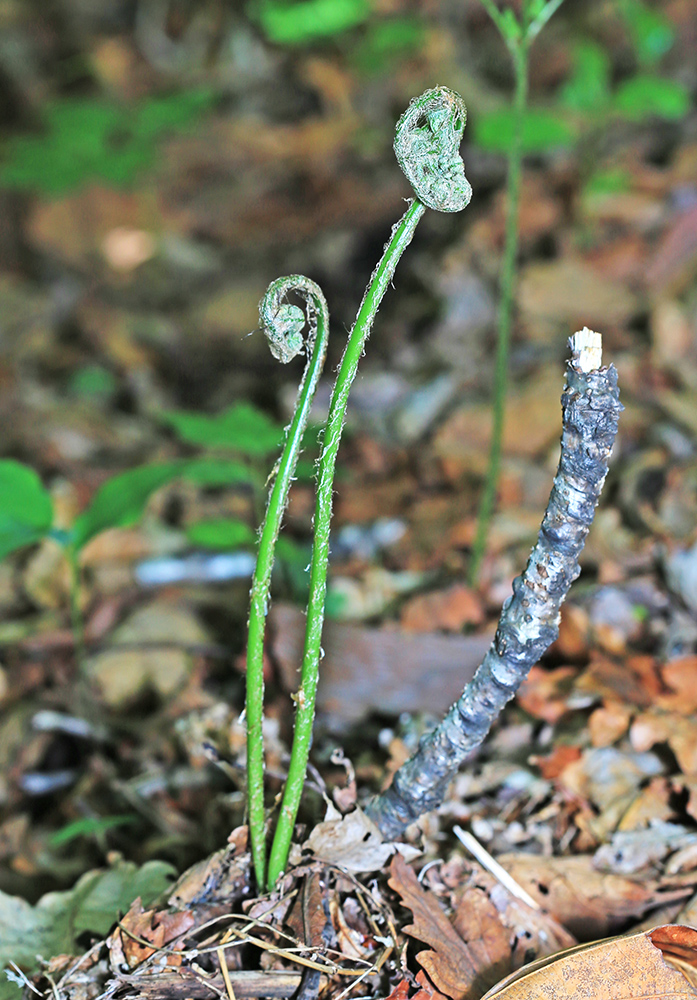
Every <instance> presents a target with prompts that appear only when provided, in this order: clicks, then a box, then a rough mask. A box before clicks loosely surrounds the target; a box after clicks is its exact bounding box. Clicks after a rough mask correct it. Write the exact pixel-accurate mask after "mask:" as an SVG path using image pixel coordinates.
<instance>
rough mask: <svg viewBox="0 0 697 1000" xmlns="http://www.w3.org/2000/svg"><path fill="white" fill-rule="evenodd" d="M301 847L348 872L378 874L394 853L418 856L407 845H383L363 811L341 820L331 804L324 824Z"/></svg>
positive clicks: (355, 811) (358, 810)
mask: <svg viewBox="0 0 697 1000" xmlns="http://www.w3.org/2000/svg"><path fill="white" fill-rule="evenodd" d="M302 846H303V849H304V850H307V851H311V852H312V854H314V855H315V857H317V858H319V859H320V860H321V861H329V862H331V863H332V864H335V865H341V867H342V868H346V869H347V870H348V871H351V872H374V871H378V870H379V869H380V868H383V867H384V866H385V865H386V864H387V860H388V858H390V857H391V856H392V855H393V854H394V853H395V851H397V852H401V853H402V854H404V855H405V856H406V857H408V858H415V857H417V856H418V855H419V854H420V853H421V852H420V851H419V850H417V849H416V848H415V847H411V846H410V845H409V844H394V843H391V842H388V841H384V840H383V838H382V834H381V833H380V831H379V830H378V828H377V827H376V826H375V824H374V823H373V822H372V821H371V820H369V819H368V817H367V816H366V814H365V813H364V812H363V810H362V809H360V808H356V809H354V810H353V812H350V813H346V815H345V816H342V815H341V813H340V812H339V810H338V809H336V808H335V806H334V805H332V804H331V803H328V804H327V812H326V815H325V817H324V820H323V821H322V822H321V823H318V824H317V825H316V826H315V827H314V828H313V830H312V832H311V833H310V836H309V837H308V838H307V840H306V841H305V843H304V844H303V845H302Z"/></svg>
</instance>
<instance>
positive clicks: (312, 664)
mask: <svg viewBox="0 0 697 1000" xmlns="http://www.w3.org/2000/svg"><path fill="white" fill-rule="evenodd" d="M465 121H466V111H465V106H464V104H463V102H462V99H461V98H460V97H459V96H458V95H457V94H454V93H453V92H452V91H449V90H447V89H446V88H444V87H438V88H435V89H434V90H430V91H427V92H426V93H425V94H423V95H422V96H421V97H420V98H418V99H417V100H415V101H412V103H411V104H410V106H409V108H408V109H407V111H406V112H405V113H404V115H403V116H402V118H401V119H400V121H399V123H398V125H397V132H396V137H395V153H396V155H397V159H398V161H399V164H400V166H401V167H402V169H403V170H404V172H405V174H406V176H407V177H408V179H409V181H410V182H411V184H412V186H413V187H414V190H415V192H416V194H417V195H418V197H417V198H416V199H415V200H413V201H412V202H411V203H410V205H409V208H408V209H407V211H406V212H405V213H404V215H403V216H402V218H401V219H400V221H399V222H398V223H397V225H396V226H395V227H394V229H393V231H392V237H391V239H390V241H389V243H388V244H387V246H386V248H385V252H384V253H383V256H382V258H381V260H380V262H379V264H378V266H377V267H376V269H375V271H374V272H373V276H372V279H371V282H370V284H369V286H368V288H367V289H366V293H365V295H364V297H363V302H362V303H361V306H360V309H359V311H358V315H357V317H356V321H355V323H354V325H353V328H352V330H351V332H350V334H349V339H348V343H347V345H346V349H345V351H344V356H343V358H342V361H341V365H340V367H339V373H338V375H337V379H336V383H335V385H334V390H333V393H332V398H331V402H330V404H329V416H328V418H327V423H326V426H325V430H324V440H323V448H322V454H321V456H320V465H319V474H318V481H317V505H316V510H315V521H314V539H313V548H312V559H311V564H310V594H309V600H308V608H307V630H306V634H305V648H304V653H303V662H302V668H301V676H300V687H299V689H298V692H297V694H296V696H295V702H296V707H295V728H294V733H293V746H292V750H291V759H290V766H289V771H288V778H287V781H286V787H285V790H284V794H283V799H282V802H281V810H280V814H279V818H278V824H277V827H276V832H275V836H274V840H273V844H272V847H271V852H270V855H269V871H268V880H267V884H268V888H269V889H273V887H274V886H275V885H276V882H277V880H278V878H279V877H280V875H281V874H282V873H283V871H284V869H285V867H286V864H287V861H288V852H289V850H290V843H291V838H292V835H293V827H294V824H295V819H296V816H297V813H298V808H299V806H300V799H301V795H302V790H303V785H304V782H305V773H306V769H307V762H308V757H309V753H310V746H311V743H312V727H313V722H314V716H315V699H316V692H317V682H318V678H319V661H320V659H321V657H322V649H321V640H322V627H323V624H324V607H325V598H326V590H327V563H328V559H329V527H330V521H331V514H332V490H333V483H334V472H335V468H336V457H337V452H338V450H339V444H340V441H341V434H342V431H343V426H344V421H345V419H346V408H347V403H348V396H349V392H350V389H351V385H352V383H353V380H354V379H355V377H356V373H357V371H358V363H359V361H360V358H361V356H362V355H363V351H364V349H365V345H366V342H367V340H368V337H369V336H370V332H371V330H372V327H373V323H374V321H375V316H376V314H377V311H378V309H379V307H380V303H381V302H382V299H383V296H384V294H385V292H386V291H387V288H388V286H389V284H390V282H391V281H392V278H393V276H394V272H395V268H396V266H397V263H398V261H399V259H400V257H401V256H402V254H403V253H404V250H405V249H406V247H407V246H408V245H409V243H410V242H411V239H412V237H413V235H414V231H415V230H416V226H417V225H418V223H419V220H420V219H421V217H422V215H423V214H424V212H425V208H426V206H428V207H430V208H435V209H437V210H439V211H445V212H457V211H460V209H462V208H464V207H465V206H466V205H467V204H468V203H469V200H470V198H471V196H472V189H471V187H470V184H469V182H468V181H467V179H466V177H465V170H464V164H463V162H462V159H461V158H460V155H459V147H460V142H461V140H462V133H463V131H464V127H465Z"/></svg>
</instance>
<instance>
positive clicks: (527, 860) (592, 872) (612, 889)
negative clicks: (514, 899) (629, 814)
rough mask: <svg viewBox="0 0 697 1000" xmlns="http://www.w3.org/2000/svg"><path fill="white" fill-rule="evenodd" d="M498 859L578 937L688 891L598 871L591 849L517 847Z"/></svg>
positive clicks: (614, 926)
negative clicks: (531, 850) (549, 854)
mask: <svg viewBox="0 0 697 1000" xmlns="http://www.w3.org/2000/svg"><path fill="white" fill-rule="evenodd" d="M497 860H498V861H499V862H500V864H502V865H503V867H504V868H505V869H506V871H507V872H508V873H509V874H510V875H512V876H513V878H514V879H515V880H516V882H517V883H518V884H519V885H520V886H522V888H523V889H525V891H526V892H528V893H530V895H531V896H532V897H533V899H536V900H537V901H538V902H539V903H540V905H541V906H544V907H545V909H547V910H548V911H549V912H550V913H551V914H553V915H554V916H555V917H556V918H557V920H558V921H559V922H560V923H562V924H563V925H564V926H565V927H567V928H568V929H569V930H570V931H571V932H572V934H576V935H578V936H579V937H593V938H600V937H604V936H606V935H607V934H612V933H613V932H614V931H616V930H618V929H619V928H620V927H621V926H622V925H623V924H624V923H625V922H626V921H627V919H628V918H629V917H641V916H643V914H644V913H646V912H648V910H650V909H651V908H653V907H656V906H659V905H660V904H662V903H665V902H668V901H670V900H675V899H680V898H681V897H682V896H685V895H686V894H687V893H688V892H689V889H682V888H679V889H675V890H673V891H671V890H670V889H669V888H668V887H666V889H662V888H661V883H660V882H659V881H657V880H653V879H649V880H647V879H641V880H639V879H631V878H627V877H626V876H624V875H615V874H612V873H604V872H600V871H598V870H597V868H595V867H594V864H593V856H592V855H590V854H577V855H575V856H573V857H560V858H543V857H537V856H535V855H531V854H520V853H516V854H503V855H500V856H499V857H498V858H497Z"/></svg>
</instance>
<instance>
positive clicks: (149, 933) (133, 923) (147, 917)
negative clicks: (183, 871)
mask: <svg viewBox="0 0 697 1000" xmlns="http://www.w3.org/2000/svg"><path fill="white" fill-rule="evenodd" d="M195 922H196V921H195V918H194V915H193V914H192V913H190V912H179V913H171V912H167V911H166V910H162V911H158V910H145V909H144V907H143V904H142V902H141V900H140V896H138V898H137V899H135V900H134V901H133V902H132V903H131V906H130V909H129V910H128V912H127V913H126V914H125V915H124V916H123V917H122V918H121V920H120V921H119V925H118V926H117V927H116V928H115V930H114V931H113V933H112V934H111V935H110V937H109V939H108V941H107V945H108V947H109V952H110V955H111V958H112V963H114V962H115V958H114V957H115V956H118V957H119V959H120V958H121V956H122V957H123V962H124V963H125V964H126V965H127V966H128V968H129V969H133V968H135V966H136V965H140V963H141V962H144V961H145V959H146V958H150V956H151V955H154V953H155V952H156V951H158V950H159V949H160V948H162V947H163V946H164V945H166V944H168V943H169V942H170V941H173V940H174V939H175V938H177V937H179V936H180V935H181V934H184V933H185V932H186V931H188V930H189V928H190V927H193V925H194V924H195ZM145 941H149V942H150V945H147V944H144V942H145ZM173 958H179V962H173V961H172V959H173ZM180 962H181V958H180V956H173V955H169V956H168V961H167V964H168V965H172V964H179V963H180ZM120 964H121V962H120V961H118V963H117V967H118V965H120Z"/></svg>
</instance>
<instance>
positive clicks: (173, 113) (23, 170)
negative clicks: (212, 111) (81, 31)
mask: <svg viewBox="0 0 697 1000" xmlns="http://www.w3.org/2000/svg"><path fill="white" fill-rule="evenodd" d="M213 98H214V95H213V93H212V91H211V90H209V89H207V88H198V89H192V90H188V91H184V92H181V93H177V94H169V95H167V96H165V97H151V98H148V99H147V100H145V101H143V102H142V103H141V104H139V105H137V106H136V107H131V108H128V107H123V106H120V105H118V104H116V103H114V102H111V101H107V100H104V99H99V98H74V97H70V98H63V99H61V100H58V101H54V102H53V103H51V104H49V105H47V107H46V108H45V110H44V115H43V118H44V128H43V131H42V132H41V133H40V134H35V135H18V136H15V137H13V138H12V139H10V140H9V141H8V142H7V143H6V145H5V149H4V160H5V162H4V164H3V165H2V167H0V185H4V186H6V187H11V188H21V189H24V190H29V191H38V192H40V193H42V194H47V195H54V196H58V195H62V194H65V193H67V192H69V191H73V190H76V189H77V188H79V187H81V186H82V185H83V184H85V183H87V182H89V181H91V180H101V181H103V182H105V183H106V184H109V185H113V186H115V187H124V186H128V185H129V184H130V183H131V182H132V181H133V180H134V178H135V177H136V176H137V175H138V174H139V173H140V172H141V171H142V170H144V169H145V168H147V167H150V166H151V165H152V163H153V161H154V159H155V154H156V152H157V142H158V140H159V139H160V137H161V136H162V135H164V134H165V133H167V132H175V131H179V130H181V129H185V128H187V127H188V126H189V125H191V124H192V123H193V122H195V121H197V120H198V119H199V118H200V116H201V114H202V113H203V112H205V111H206V110H207V109H208V108H210V106H211V104H212V102H213Z"/></svg>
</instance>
